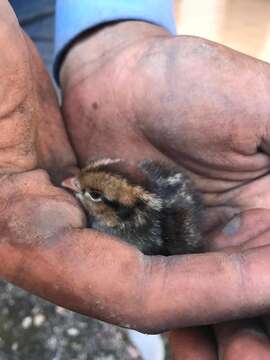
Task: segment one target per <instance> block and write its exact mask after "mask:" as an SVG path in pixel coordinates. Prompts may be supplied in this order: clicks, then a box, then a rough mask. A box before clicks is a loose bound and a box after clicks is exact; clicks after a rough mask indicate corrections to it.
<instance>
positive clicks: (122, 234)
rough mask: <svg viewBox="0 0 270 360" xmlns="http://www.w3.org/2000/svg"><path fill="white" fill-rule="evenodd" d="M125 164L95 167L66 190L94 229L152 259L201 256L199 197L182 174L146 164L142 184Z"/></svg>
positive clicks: (100, 162) (153, 163)
mask: <svg viewBox="0 0 270 360" xmlns="http://www.w3.org/2000/svg"><path fill="white" fill-rule="evenodd" d="M120 162H121V160H119V159H99V160H94V161H90V162H89V164H88V165H87V166H86V167H85V168H83V169H82V170H81V172H80V173H79V175H78V176H77V177H73V178H69V179H66V180H65V181H63V183H62V185H63V186H64V187H66V188H69V189H71V190H72V191H74V192H75V194H76V196H77V198H78V199H79V200H80V202H81V203H82V205H83V207H84V209H85V210H86V212H87V214H88V218H89V221H90V224H91V227H92V228H93V229H96V230H99V231H102V232H105V233H108V234H111V235H114V236H117V237H119V238H121V239H122V240H124V241H127V242H129V243H130V244H132V245H135V246H137V248H139V250H141V251H142V252H143V253H144V254H147V255H173V254H184V253H192V252H199V251H201V250H202V248H203V246H202V245H203V244H202V238H201V234H200V229H199V214H200V210H201V208H202V205H201V199H200V195H199V193H198V192H197V191H196V190H195V188H194V186H193V184H192V182H191V180H190V179H189V177H188V176H187V175H186V174H185V173H184V172H183V170H182V169H178V168H172V167H168V166H167V165H164V164H162V163H159V162H156V161H151V160H144V161H143V162H141V163H140V170H141V172H142V174H143V176H144V181H143V182H142V183H140V184H137V183H136V182H134V180H130V179H129V177H128V176H127V174H126V175H123V172H121V169H120V167H119V163H120Z"/></svg>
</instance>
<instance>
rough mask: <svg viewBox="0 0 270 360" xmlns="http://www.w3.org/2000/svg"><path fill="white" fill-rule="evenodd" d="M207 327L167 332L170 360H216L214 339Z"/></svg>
mask: <svg viewBox="0 0 270 360" xmlns="http://www.w3.org/2000/svg"><path fill="white" fill-rule="evenodd" d="M211 335H212V334H211V333H210V330H209V329H208V328H204V327H202V328H186V329H177V330H174V331H170V332H169V334H168V337H169V344H170V354H171V359H172V360H198V359H200V360H216V359H217V355H216V346H215V341H214V338H213V336H211Z"/></svg>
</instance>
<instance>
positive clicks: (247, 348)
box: [215, 320, 270, 360]
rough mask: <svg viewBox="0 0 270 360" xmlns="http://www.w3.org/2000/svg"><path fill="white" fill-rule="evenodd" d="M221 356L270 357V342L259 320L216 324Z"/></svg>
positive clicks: (243, 359) (230, 358)
mask: <svg viewBox="0 0 270 360" xmlns="http://www.w3.org/2000/svg"><path fill="white" fill-rule="evenodd" d="M215 334H216V337H217V341H218V353H219V358H220V359H224V360H239V359H241V360H249V359H254V360H255V359H258V360H259V359H260V360H267V359H269V358H270V342H269V338H268V337H267V335H266V334H265V333H264V331H263V329H262V327H261V324H260V322H259V321H258V320H239V321H234V322H231V323H224V324H219V325H216V326H215Z"/></svg>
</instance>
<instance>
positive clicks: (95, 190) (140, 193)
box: [62, 159, 161, 228]
mask: <svg viewBox="0 0 270 360" xmlns="http://www.w3.org/2000/svg"><path fill="white" fill-rule="evenodd" d="M119 162H120V160H118V159H99V160H95V161H91V162H90V163H89V164H88V165H87V166H86V167H85V168H83V169H82V170H81V172H80V173H79V175H78V176H76V177H73V178H69V179H66V180H65V181H64V182H63V183H62V185H63V186H64V187H67V188H69V189H71V190H72V191H74V192H75V193H76V196H77V198H78V199H79V200H80V202H81V203H82V205H83V207H84V208H85V210H86V212H87V213H88V215H89V219H90V222H91V223H92V226H93V227H97V228H104V227H105V228H116V227H120V228H124V227H125V226H126V225H127V224H129V225H131V224H132V225H134V226H135V227H137V226H143V225H144V224H146V223H147V221H148V217H149V216H150V215H149V214H150V212H151V211H159V210H160V208H161V200H160V199H159V197H158V196H157V195H155V194H152V193H149V192H148V191H146V190H145V189H144V188H143V187H141V186H138V185H134V184H132V183H131V182H129V181H128V180H127V178H126V177H124V176H122V175H121V173H120V172H119V167H118V166H115V165H116V164H118V163H119Z"/></svg>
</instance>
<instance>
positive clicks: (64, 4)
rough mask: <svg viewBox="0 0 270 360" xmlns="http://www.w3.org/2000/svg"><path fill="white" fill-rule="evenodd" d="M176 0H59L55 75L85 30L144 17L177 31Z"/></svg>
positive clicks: (57, 6) (145, 19)
mask: <svg viewBox="0 0 270 360" xmlns="http://www.w3.org/2000/svg"><path fill="white" fill-rule="evenodd" d="M173 5H174V4H173V0H57V2H56V26H55V55H56V57H55V68H54V70H55V76H56V78H57V73H58V70H59V65H60V62H61V58H62V56H63V54H64V53H65V50H66V49H67V48H68V45H69V44H70V42H71V41H72V40H74V39H75V38H76V37H77V36H78V35H79V34H80V33H82V32H83V31H85V30H87V29H90V28H93V27H95V26H98V25H101V24H104V23H106V22H111V21H121V20H141V21H146V22H150V23H152V24H155V25H159V26H161V27H163V28H165V29H166V30H168V31H169V32H171V33H173V34H175V32H176V27H175V20H174V11H173Z"/></svg>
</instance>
